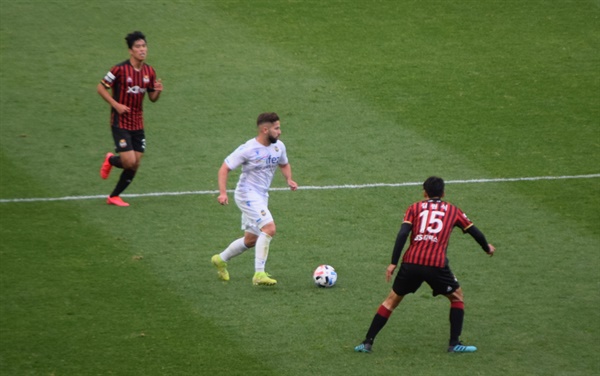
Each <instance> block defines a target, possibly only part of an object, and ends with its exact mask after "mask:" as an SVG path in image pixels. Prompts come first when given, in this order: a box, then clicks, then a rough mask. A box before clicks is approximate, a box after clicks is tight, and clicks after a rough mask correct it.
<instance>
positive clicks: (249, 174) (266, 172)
mask: <svg viewBox="0 0 600 376" xmlns="http://www.w3.org/2000/svg"><path fill="white" fill-rule="evenodd" d="M225 163H226V164H227V167H229V169H230V170H235V169H236V168H238V167H239V166H242V174H241V175H240V180H239V181H238V183H237V187H236V189H235V191H236V194H238V193H246V192H252V191H253V192H257V193H260V194H262V195H265V196H268V191H269V187H270V186H271V182H272V181H273V176H274V175H275V170H277V166H280V165H286V164H288V159H287V154H286V151H285V145H284V144H283V142H281V141H279V140H277V142H276V143H274V144H271V145H269V146H264V145H263V144H261V143H260V142H258V141H256V139H255V138H253V139H251V140H248V141H247V142H246V143H245V144H243V145H241V146H240V147H238V148H237V149H236V150H235V151H234V152H233V153H231V154H230V155H229V156H228V157H227V158H225Z"/></svg>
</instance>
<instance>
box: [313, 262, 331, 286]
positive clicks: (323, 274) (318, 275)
mask: <svg viewBox="0 0 600 376" xmlns="http://www.w3.org/2000/svg"><path fill="white" fill-rule="evenodd" d="M313 280H314V281H315V285H317V286H319V287H333V285H335V282H336V281H337V273H336V272H335V269H334V268H333V266H331V265H319V266H318V267H317V268H316V269H315V272H314V273H313Z"/></svg>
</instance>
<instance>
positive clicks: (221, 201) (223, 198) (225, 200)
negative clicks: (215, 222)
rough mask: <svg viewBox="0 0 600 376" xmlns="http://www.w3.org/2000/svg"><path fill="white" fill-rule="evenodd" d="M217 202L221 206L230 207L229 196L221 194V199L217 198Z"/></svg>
mask: <svg viewBox="0 0 600 376" xmlns="http://www.w3.org/2000/svg"><path fill="white" fill-rule="evenodd" d="M217 201H219V204H221V205H229V197H227V194H226V193H225V194H220V195H219V197H217Z"/></svg>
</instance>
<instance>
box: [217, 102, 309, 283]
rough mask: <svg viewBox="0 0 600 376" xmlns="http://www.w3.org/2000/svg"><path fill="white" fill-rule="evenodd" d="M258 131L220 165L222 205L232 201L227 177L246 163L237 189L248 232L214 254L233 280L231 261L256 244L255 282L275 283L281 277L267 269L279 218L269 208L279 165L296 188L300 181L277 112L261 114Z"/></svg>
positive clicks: (224, 274) (226, 277) (223, 274)
mask: <svg viewBox="0 0 600 376" xmlns="http://www.w3.org/2000/svg"><path fill="white" fill-rule="evenodd" d="M256 127H257V131H258V135H257V136H256V137H255V138H252V139H250V140H248V141H247V142H246V143H245V144H243V145H241V146H240V147H238V148H237V149H236V150H235V151H234V152H233V153H231V154H230V155H229V156H228V157H227V158H225V161H224V162H223V164H222V165H221V168H220V169H219V175H218V181H219V197H218V201H219V204H221V205H227V204H229V197H228V196H227V178H228V176H229V171H231V170H234V169H236V168H238V167H239V166H242V173H241V175H240V179H239V181H238V183H237V186H236V189H235V194H234V197H235V203H236V205H237V206H238V207H239V208H240V210H241V211H242V230H244V236H243V237H241V238H239V239H236V240H234V241H233V242H232V243H231V244H229V246H228V247H227V248H225V250H224V251H223V252H221V253H220V254H216V255H214V256H213V257H212V259H211V262H212V263H213V265H214V266H215V267H216V268H217V273H218V276H219V278H220V279H222V280H224V281H228V280H229V272H228V271H227V262H228V261H229V260H231V259H232V258H233V257H235V256H238V255H240V254H242V253H243V252H244V251H245V250H247V249H249V248H252V247H255V257H254V268H255V273H254V277H253V278H252V283H253V284H254V285H274V284H276V283H277V281H276V280H275V279H273V278H271V277H270V276H269V274H268V273H266V272H265V264H266V262H267V257H268V255H269V245H270V243H271V239H272V238H273V236H275V230H276V228H275V222H274V220H273V216H272V215H271V212H270V211H269V208H268V204H269V187H270V186H271V182H272V181H273V176H274V174H275V170H277V167H279V169H280V170H281V172H282V174H283V176H284V177H285V179H286V181H287V184H288V186H289V187H290V189H291V190H292V191H295V190H296V189H298V184H296V182H295V181H294V180H292V168H291V166H290V164H289V162H288V158H287V153H286V149H285V145H284V144H283V142H281V141H280V140H279V136H280V135H281V124H280V121H279V116H277V114H276V113H274V112H268V113H262V114H260V115H258V119H257V121H256Z"/></svg>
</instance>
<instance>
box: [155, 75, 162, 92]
mask: <svg viewBox="0 0 600 376" xmlns="http://www.w3.org/2000/svg"><path fill="white" fill-rule="evenodd" d="M162 90H163V84H162V80H161V79H160V78H159V79H158V80H156V81H154V91H162Z"/></svg>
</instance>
